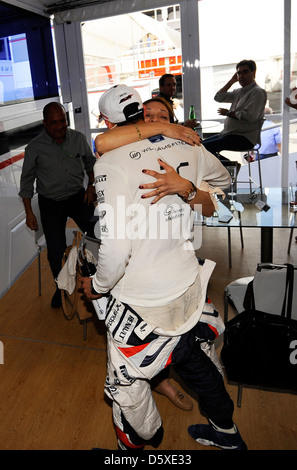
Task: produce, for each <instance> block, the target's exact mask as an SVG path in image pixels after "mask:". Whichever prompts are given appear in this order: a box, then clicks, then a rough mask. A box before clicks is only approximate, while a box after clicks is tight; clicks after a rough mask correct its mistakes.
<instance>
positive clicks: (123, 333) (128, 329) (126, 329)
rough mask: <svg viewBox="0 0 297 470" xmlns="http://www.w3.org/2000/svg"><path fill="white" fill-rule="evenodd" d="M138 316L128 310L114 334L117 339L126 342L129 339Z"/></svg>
mask: <svg viewBox="0 0 297 470" xmlns="http://www.w3.org/2000/svg"><path fill="white" fill-rule="evenodd" d="M137 320H138V319H137V317H136V316H135V315H133V313H131V312H128V311H127V312H126V314H125V316H124V318H123V320H122V322H121V324H120V326H119V328H118V329H117V332H116V333H115V335H114V339H115V341H118V342H120V343H122V344H126V343H127V342H128V340H129V337H130V335H131V333H133V331H134V328H135V326H136V324H137Z"/></svg>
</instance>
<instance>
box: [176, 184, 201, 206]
mask: <svg viewBox="0 0 297 470" xmlns="http://www.w3.org/2000/svg"><path fill="white" fill-rule="evenodd" d="M190 183H191V186H192V187H191V188H190V189H187V191H186V193H187V194H186V196H181V195H180V194H179V197H180V198H181V199H182V200H183V201H184V202H191V201H192V200H193V199H194V197H195V196H196V194H197V188H196V186H195V185H194V184H193V183H192V181H190Z"/></svg>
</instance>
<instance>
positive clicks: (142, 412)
mask: <svg viewBox="0 0 297 470" xmlns="http://www.w3.org/2000/svg"><path fill="white" fill-rule="evenodd" d="M105 323H106V327H107V335H108V341H107V344H108V375H107V380H106V386H105V392H106V394H107V395H108V396H109V397H110V398H111V399H112V400H113V419H114V423H115V427H116V432H117V436H118V438H119V441H120V443H121V445H122V444H124V446H125V448H127V449H139V448H142V447H143V446H144V444H146V443H147V444H150V445H153V446H157V445H158V444H159V443H160V440H161V438H162V434H163V429H162V420H161V417H160V414H159V411H158V409H157V406H156V403H155V401H154V398H153V395H152V393H151V388H150V384H149V380H150V379H151V378H152V377H154V376H155V375H157V374H158V373H159V372H161V371H162V370H163V369H164V368H165V367H167V366H169V365H171V364H172V365H173V366H174V365H176V371H177V373H178V374H179V375H180V376H181V377H182V379H183V380H184V381H185V383H186V384H187V385H188V386H189V387H190V388H191V389H192V390H193V391H195V392H197V393H199V395H200V396H201V394H202V402H201V403H202V405H203V404H204V408H205V411H207V413H208V415H210V417H212V418H214V419H215V422H216V423H217V422H218V421H219V422H222V423H224V422H225V420H226V417H227V418H228V419H229V416H232V412H233V403H232V402H231V400H230V399H229V397H228V396H227V394H226V392H224V386H223V380H222V376H221V371H220V369H219V363H218V361H217V362H215V363H214V362H213V359H216V355H215V351H214V345H213V340H214V339H215V337H217V336H218V335H219V334H221V333H222V332H223V329H224V326H223V322H222V320H221V318H220V316H219V315H218V312H217V311H216V310H215V309H214V307H213V305H212V303H211V302H209V301H207V302H206V303H205V307H204V309H203V313H202V315H201V316H200V320H199V321H198V323H197V324H195V325H194V327H193V328H192V329H191V330H190V331H189V332H187V333H184V334H182V335H177V336H171V335H168V334H166V332H164V334H158V333H156V329H155V328H153V327H151V326H150V325H149V324H148V323H147V322H146V321H144V320H143V319H142V318H141V317H140V316H139V315H138V314H137V312H136V311H135V310H133V309H132V308H131V307H130V306H128V305H127V304H124V303H121V302H118V301H117V300H116V299H114V298H113V297H111V298H110V301H109V305H108V308H107V318H106V322H105ZM157 330H158V329H157ZM207 356H209V357H210V356H212V360H210V358H209V357H207ZM197 364H198V365H197ZM193 370H195V378H194V377H193V375H194V374H193ZM218 383H219V384H220V385H219V388H218ZM205 384H209V386H210V388H211V389H212V388H214V389H216V390H217V391H216V392H215V393H214V394H212V392H211V391H208V390H207V395H208V396H207V397H205V398H204V396H203V395H204V392H203V387H204V386H205ZM201 385H202V386H201ZM205 393H206V392H205ZM212 401H213V403H210V404H209V402H212ZM216 401H218V403H219V407H218V408H220V411H219V412H218V411H217V406H216ZM224 401H225V403H226V405H225V407H224V406H223V407H222V403H223V402H224ZM222 410H223V411H222ZM218 413H222V417H218ZM220 420H221V421H220ZM122 447H123V446H122Z"/></svg>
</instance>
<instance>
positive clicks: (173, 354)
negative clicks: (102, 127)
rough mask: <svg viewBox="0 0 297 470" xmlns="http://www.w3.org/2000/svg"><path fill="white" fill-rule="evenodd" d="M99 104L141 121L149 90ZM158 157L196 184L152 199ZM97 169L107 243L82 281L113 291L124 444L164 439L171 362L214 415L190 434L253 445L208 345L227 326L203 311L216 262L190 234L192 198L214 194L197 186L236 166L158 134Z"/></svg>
mask: <svg viewBox="0 0 297 470" xmlns="http://www.w3.org/2000/svg"><path fill="white" fill-rule="evenodd" d="M99 108H100V112H101V114H102V116H103V117H104V119H105V120H106V122H107V123H110V126H112V125H115V124H121V123H123V124H124V125H134V126H135V127H136V130H137V121H138V120H140V119H143V117H142V102H141V99H140V96H139V95H138V93H137V92H136V91H135V90H134V89H133V88H130V87H126V86H125V85H118V86H115V87H112V88H111V89H110V90H108V91H107V92H106V93H105V94H104V95H102V97H101V99H100V101H99ZM158 159H161V160H162V161H164V162H166V163H167V164H168V165H171V166H172V167H174V168H175V169H176V171H177V172H178V173H179V175H180V176H181V177H183V178H184V179H185V181H186V183H187V189H186V190H185V191H183V193H181V194H168V195H166V196H165V197H163V198H162V200H160V201H158V202H157V203H155V204H151V202H150V199H148V198H145V197H143V194H144V192H143V189H142V187H143V185H145V184H146V183H151V182H152V177H151V176H149V175H148V174H146V169H151V170H155V171H162V168H160V162H159V160H158ZM94 175H95V187H96V192H97V201H98V209H99V218H100V231H101V244H100V248H99V254H98V266H97V272H96V273H95V275H94V277H93V278H92V279H90V278H83V279H82V286H83V289H84V292H85V294H86V296H87V297H88V298H89V299H90V300H91V299H95V298H98V297H100V296H102V295H106V294H108V293H110V298H109V302H108V305H107V315H106V320H105V324H106V328H107V350H108V365H107V367H108V371H107V379H106V385H105V392H106V394H107V395H108V396H109V397H110V398H111V399H112V401H113V419H114V424H115V429H116V433H117V437H118V443H119V447H120V448H121V449H129V450H132V449H142V448H143V447H144V445H145V444H149V445H153V446H155V447H156V446H158V445H159V443H160V442H161V439H162V435H163V428H162V420H161V417H160V414H159V412H158V409H157V407H156V403H155V401H154V398H153V396H152V393H151V390H150V385H149V380H150V379H151V378H152V377H154V376H156V375H157V374H158V373H159V372H160V371H162V370H163V369H164V368H165V367H167V366H168V365H172V366H173V367H174V369H175V371H176V372H177V373H178V374H179V375H180V377H181V378H182V379H183V380H184V381H185V383H186V384H187V386H188V387H189V388H190V389H192V390H193V391H194V392H195V393H197V395H198V396H199V404H200V406H201V408H202V409H203V411H204V412H205V413H206V414H207V416H208V418H209V420H210V424H202V425H200V424H197V425H193V426H191V427H190V428H189V433H190V435H191V436H192V437H193V438H194V439H195V440H197V442H200V443H203V444H205V443H208V444H212V445H216V446H219V447H222V448H232V449H233V448H236V449H245V448H246V446H245V443H244V442H243V440H242V438H241V436H240V434H239V432H238V430H237V428H236V426H235V425H234V423H233V420H232V415H233V408H234V405H233V402H232V400H231V399H230V397H229V395H228V393H227V391H226V389H225V387H224V383H223V378H222V375H221V373H220V371H219V370H218V368H217V367H216V365H215V364H214V362H212V361H211V360H210V358H209V357H208V356H207V355H206V354H205V353H204V352H203V351H202V348H201V341H203V340H205V339H206V340H207V339H209V338H207V337H206V336H207V334H208V333H207V334H206V335H205V327H206V329H207V330H208V331H209V332H211V335H210V337H211V339H213V338H214V337H215V336H216V335H217V334H219V333H220V332H221V331H220V330H219V328H220V322H219V321H218V318H217V312H215V310H214V309H212V313H213V314H214V320H215V321H214V323H213V325H212V326H211V329H210V328H208V326H207V324H206V323H207V321H206V323H205V321H204V320H203V318H202V317H203V311H204V310H205V299H206V290H207V284H208V279H209V277H210V275H211V272H212V270H213V267H214V263H212V262H210V261H205V262H204V263H201V265H200V263H199V262H198V260H197V258H196V256H195V251H194V247H193V243H192V241H191V239H192V238H193V232H192V225H193V224H192V221H193V210H192V207H193V205H194V203H197V204H199V202H200V201H201V200H203V197H204V196H205V194H202V193H203V192H202V191H200V190H199V189H197V188H199V187H200V185H201V183H202V181H205V182H207V183H209V184H210V185H212V186H214V187H215V186H218V187H219V186H220V187H228V186H229V174H228V172H227V171H226V170H225V169H224V167H223V166H222V165H221V163H220V162H219V160H218V159H217V158H216V157H215V156H213V155H212V154H210V153H209V152H207V151H206V150H205V149H204V148H203V147H193V146H190V145H187V144H185V143H184V142H182V141H178V140H174V139H170V138H166V137H163V136H155V137H154V138H150V139H146V140H142V141H138V142H136V143H133V144H129V145H126V146H124V147H121V148H118V149H116V150H113V151H111V152H108V153H106V154H104V155H103V156H102V157H101V158H100V159H99V160H98V161H97V162H96V164H95V166H94ZM157 193H158V188H156V194H157ZM207 196H208V195H207ZM191 206H192V207H191ZM201 320H202V321H201ZM217 330H219V331H217Z"/></svg>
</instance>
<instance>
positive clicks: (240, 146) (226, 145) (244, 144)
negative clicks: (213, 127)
mask: <svg viewBox="0 0 297 470" xmlns="http://www.w3.org/2000/svg"><path fill="white" fill-rule="evenodd" d="M202 144H203V145H204V147H205V148H206V150H208V151H209V152H210V153H212V154H213V155H215V156H216V157H218V155H217V153H219V152H221V151H222V150H233V151H238V152H240V151H244V150H251V149H252V148H253V147H254V145H253V144H252V143H251V142H250V141H249V140H248V139H247V138H246V137H244V136H243V135H234V134H217V135H214V136H212V137H208V138H207V139H205V140H203V141H202ZM218 158H219V159H220V160H221V158H220V157H218ZM225 160H228V159H227V158H225Z"/></svg>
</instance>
